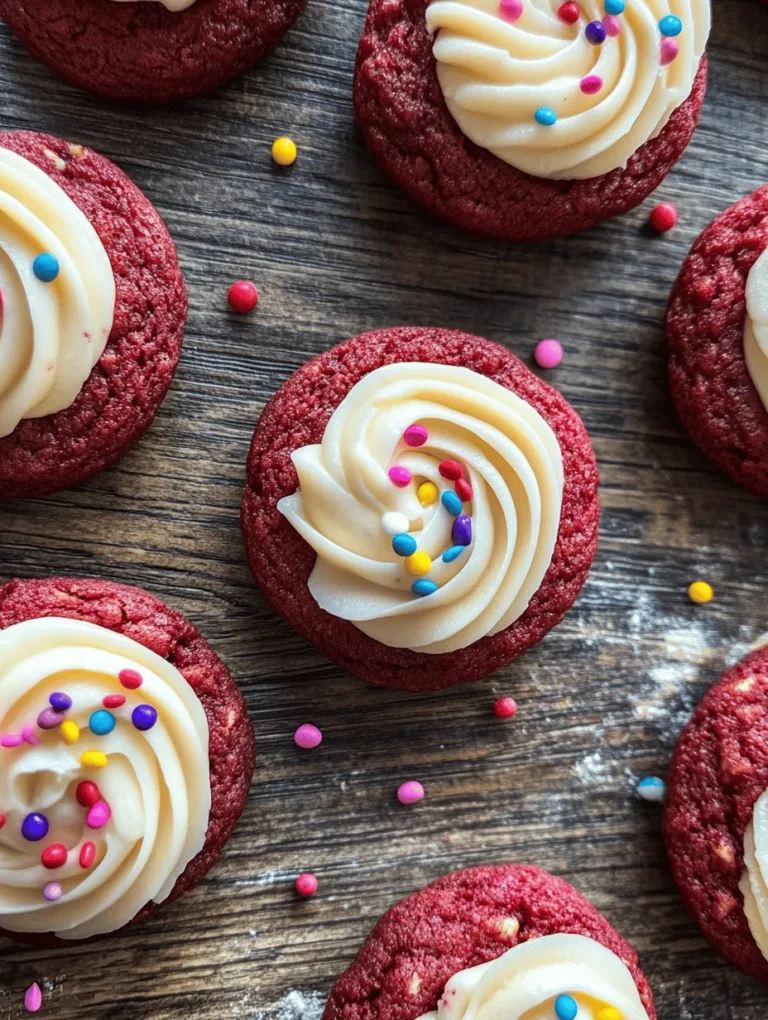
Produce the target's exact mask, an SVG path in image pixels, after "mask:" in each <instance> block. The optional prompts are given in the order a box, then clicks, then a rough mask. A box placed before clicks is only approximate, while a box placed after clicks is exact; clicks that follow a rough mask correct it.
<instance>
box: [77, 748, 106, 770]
mask: <svg viewBox="0 0 768 1020" xmlns="http://www.w3.org/2000/svg"><path fill="white" fill-rule="evenodd" d="M80 764H81V765H82V766H83V768H86V769H103V768H104V766H105V765H106V764H107V756H106V754H102V753H101V751H84V752H83V753H82V754H81V755H80Z"/></svg>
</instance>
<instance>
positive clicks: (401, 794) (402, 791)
mask: <svg viewBox="0 0 768 1020" xmlns="http://www.w3.org/2000/svg"><path fill="white" fill-rule="evenodd" d="M397 799H398V800H399V801H400V803H401V804H415V803H416V802H417V801H420V800H423V799H424V787H423V786H422V785H421V783H417V782H416V781H415V780H413V779H411V780H409V781H408V782H407V783H403V784H402V786H400V787H399V789H398V791H397Z"/></svg>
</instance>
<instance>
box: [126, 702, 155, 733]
mask: <svg viewBox="0 0 768 1020" xmlns="http://www.w3.org/2000/svg"><path fill="white" fill-rule="evenodd" d="M131 722H132V723H133V725H134V726H135V727H136V729H137V730H142V731H144V730H151V729H152V727H153V726H154V725H155V723H156V722H157V711H156V709H154V708H153V707H152V706H151V705H137V706H136V708H134V710H133V712H132V713H131Z"/></svg>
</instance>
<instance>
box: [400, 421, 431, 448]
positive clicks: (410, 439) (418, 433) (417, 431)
mask: <svg viewBox="0 0 768 1020" xmlns="http://www.w3.org/2000/svg"><path fill="white" fill-rule="evenodd" d="M428 439H429V432H427V430H426V429H425V428H424V426H423V425H409V426H408V428H407V429H406V430H405V432H403V441H404V442H405V444H406V446H423V445H424V444H425V443H426V441H427V440H428Z"/></svg>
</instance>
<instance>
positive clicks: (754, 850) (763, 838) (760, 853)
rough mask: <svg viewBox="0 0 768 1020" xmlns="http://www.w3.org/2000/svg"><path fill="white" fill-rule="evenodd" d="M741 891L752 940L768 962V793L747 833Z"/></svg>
mask: <svg viewBox="0 0 768 1020" xmlns="http://www.w3.org/2000/svg"><path fill="white" fill-rule="evenodd" d="M739 889H740V890H741V894H742V896H743V897H744V913H745V914H746V917H747V922H748V923H749V930H750V931H751V932H752V938H753V939H754V940H755V942H756V943H757V945H758V948H759V949H760V952H761V953H762V954H763V956H764V957H765V958H766V960H768V790H766V791H765V793H763V795H762V796H761V797H759V798H758V800H757V802H756V804H755V806H754V809H753V811H752V821H751V822H750V823H749V825H748V826H747V829H746V831H745V833H744V874H743V875H742V876H741V881H740V882H739Z"/></svg>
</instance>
